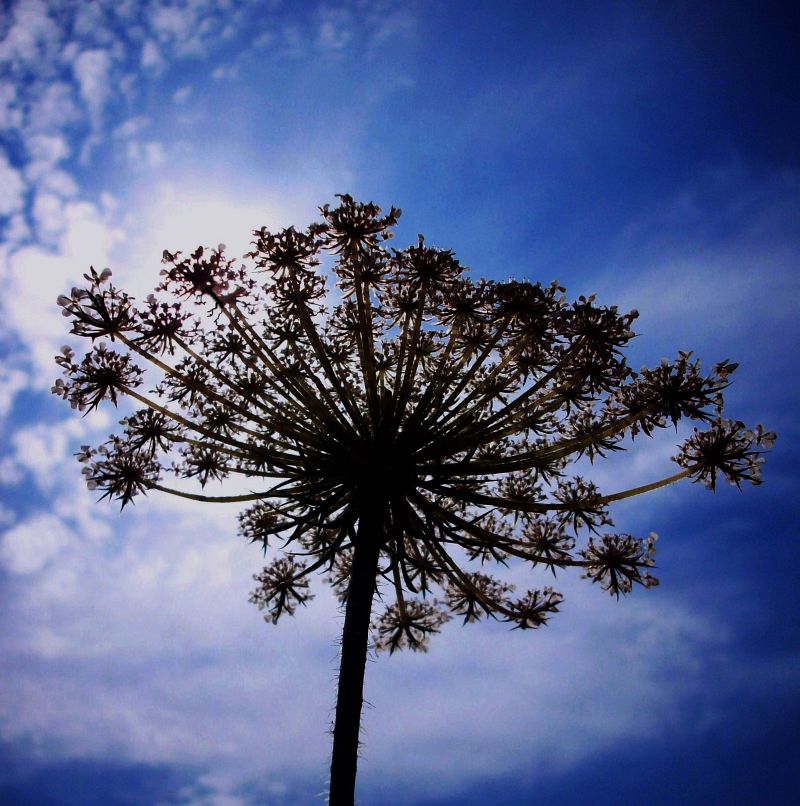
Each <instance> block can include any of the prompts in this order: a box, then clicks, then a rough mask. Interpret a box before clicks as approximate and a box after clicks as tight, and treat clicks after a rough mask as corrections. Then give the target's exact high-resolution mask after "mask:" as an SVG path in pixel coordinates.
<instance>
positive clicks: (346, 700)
mask: <svg viewBox="0 0 800 806" xmlns="http://www.w3.org/2000/svg"><path fill="white" fill-rule="evenodd" d="M381 538H382V534H381V520H380V518H378V517H376V514H375V513H373V512H369V513H364V512H363V511H362V515H361V518H360V520H359V524H358V532H357V534H356V539H355V541H354V546H353V563H352V567H351V569H350V583H349V585H348V588H347V605H346V609H345V615H344V629H343V630H342V658H341V663H340V666H339V690H338V693H337V696H336V721H335V723H334V728H333V757H332V759H331V784H330V793H329V800H328V804H329V806H352V804H353V802H354V799H355V786H356V766H357V764H358V734H359V728H360V725H361V705H362V703H363V701H364V668H365V666H366V663H367V646H368V643H369V619H370V614H371V611H372V597H373V595H374V593H375V578H376V576H377V572H378V557H379V555H380V545H381Z"/></svg>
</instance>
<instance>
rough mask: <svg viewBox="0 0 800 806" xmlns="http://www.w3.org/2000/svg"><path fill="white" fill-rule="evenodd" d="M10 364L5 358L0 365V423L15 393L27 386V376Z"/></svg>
mask: <svg viewBox="0 0 800 806" xmlns="http://www.w3.org/2000/svg"><path fill="white" fill-rule="evenodd" d="M10 364H11V362H10V361H9V360H8V358H7V359H6V363H4V364H2V365H0V421H2V420H3V419H4V418H5V416H6V415H7V414H8V412H9V411H10V409H11V406H12V404H13V402H14V397H15V396H16V394H17V392H19V391H20V390H22V389H24V388H25V387H26V386H27V384H28V376H27V374H26V373H25V372H23V371H22V370H21V369H16V368H14V367H12V366H11V365H10Z"/></svg>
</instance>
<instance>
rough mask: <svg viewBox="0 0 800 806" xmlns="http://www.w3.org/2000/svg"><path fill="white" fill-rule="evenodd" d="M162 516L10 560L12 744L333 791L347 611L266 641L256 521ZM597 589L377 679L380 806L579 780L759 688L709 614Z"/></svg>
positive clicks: (202, 512) (303, 613)
mask: <svg viewBox="0 0 800 806" xmlns="http://www.w3.org/2000/svg"><path fill="white" fill-rule="evenodd" d="M75 470H76V469H73V471H72V472H75ZM65 472H66V471H65ZM158 498H159V497H158V496H157V495H155V494H154V495H152V496H149V497H148V498H146V499H143V500H139V501H138V502H137V504H136V506H135V507H134V508H133V509H129V510H126V511H125V512H124V513H123V514H122V515H121V516H119V517H117V516H116V515H114V514H113V512H112V513H111V516H110V517H111V520H112V521H113V522H115V523H116V524H117V525H116V535H115V536H114V537H113V539H111V540H109V539H105V540H102V541H100V542H97V541H94V542H87V541H75V540H71V542H68V541H67V540H66V539H65V540H64V541H60V540H51V542H48V541H46V540H43V539H42V538H41V537H34V538H29V535H30V533H31V532H33V533H34V534H35V535H43V534H48V535H51V536H52V535H60V534H63V533H65V529H64V525H63V521H66V522H67V523H69V519H68V518H63V517H62V518H59V519H58V523H56V522H55V521H54V522H47V521H45V520H42V519H37V520H35V521H32V522H31V523H33V524H34V525H35V527H36V528H35V529H34V528H33V526H32V525H31V523H28V524H27V525H26V527H25V529H21V530H19V531H18V532H14V533H12V534H13V535H15V536H14V537H13V539H12V540H11V541H10V542H8V543H7V542H5V540H4V542H3V544H2V545H3V546H4V547H6V546H7V545H10V546H12V547H13V548H3V549H2V551H3V552H4V553H3V554H2V557H3V561H4V562H5V563H6V564H8V563H11V565H13V567H14V568H15V569H18V570H17V571H16V572H17V573H34V572H35V571H36V570H42V573H40V574H38V575H37V576H35V577H34V578H32V579H31V580H30V582H29V584H26V586H25V587H24V588H23V587H19V588H18V589H15V595H14V598H13V599H12V601H11V602H10V603H9V608H8V613H7V618H8V619H9V629H6V630H4V631H3V632H2V637H0V648H1V649H2V652H0V658H5V659H7V661H8V662H10V663H15V664H16V668H25V669H27V670H28V671H27V672H26V673H25V674H21V675H20V674H17V675H15V676H12V678H11V679H10V681H9V683H8V684H7V686H6V694H5V697H6V701H5V702H2V701H0V716H2V720H1V721H2V724H3V726H4V727H3V729H2V730H3V734H2V735H3V738H4V739H5V740H6V741H16V740H21V739H22V738H23V737H25V736H31V735H39V736H45V737H47V739H48V747H49V748H50V749H49V754H50V755H49V758H50V760H52V759H53V758H56V759H57V758H59V757H60V756H63V755H70V756H71V757H73V758H74V757H76V756H77V757H86V758H95V759H97V758H105V757H108V754H109V753H113V754H114V757H116V758H118V757H120V756H121V757H124V758H126V759H129V760H131V761H134V762H136V761H141V762H152V763H167V764H169V763H175V764H198V765H200V766H201V767H202V766H208V767H210V768H212V769H214V770H215V771H216V772H215V775H219V776H222V777H221V778H219V780H216V779H215V781H216V782H215V781H211V780H206V781H203V782H198V784H197V785H196V786H195V787H193V788H192V793H193V797H196V798H198V799H199V798H201V797H202V796H209V791H212V792H213V791H216V792H217V793H219V794H220V795H221V794H227V795H230V796H233V795H234V793H235V791H236V788H237V784H241V783H243V782H245V781H246V780H248V779H249V778H258V779H261V780H264V779H266V780H269V779H273V780H276V781H277V780H279V776H281V775H284V776H286V775H289V776H291V775H295V776H300V775H303V776H305V777H306V778H307V777H308V776H310V775H314V774H315V773H314V772H312V771H318V774H319V778H320V780H322V779H323V778H324V770H325V767H326V764H327V760H328V753H329V738H328V737H327V735H326V732H325V731H326V728H327V726H328V719H329V717H330V710H331V707H332V705H333V701H334V689H335V685H334V683H335V666H336V648H335V643H336V640H337V633H338V630H339V629H340V628H341V617H340V616H339V615H337V610H336V607H335V604H334V602H333V601H332V599H331V597H330V595H329V594H328V593H326V592H325V590H324V589H323V588H319V596H318V598H317V599H316V600H315V601H313V602H311V603H310V604H309V606H308V608H305V609H301V610H300V611H299V612H298V614H297V615H296V617H295V618H294V619H291V620H287V621H285V622H282V623H281V624H280V625H279V626H278V627H272V626H268V625H265V624H263V622H262V621H261V619H260V617H259V615H258V613H257V611H256V610H255V609H254V608H253V606H252V605H249V604H248V603H247V601H246V599H247V592H248V591H249V590H250V588H251V587H252V582H251V580H250V575H251V574H252V573H253V572H254V571H255V570H257V569H258V568H259V566H260V554H259V553H258V552H257V551H255V550H253V549H252V547H250V548H248V547H247V546H246V545H244V544H243V542H242V541H241V539H239V538H237V537H236V536H235V534H234V532H235V518H234V512H235V509H234V508H229V507H222V508H219V509H215V508H213V507H210V506H207V507H202V506H198V505H194V506H192V507H189V508H183V507H181V508H180V510H179V511H172V512H171V513H170V506H169V503H168V501H165V500H164V499H163V498H161V500H160V502H159V503H158V506H153V505H154V504H156V501H157V499H158ZM90 506H94V505H90ZM97 506H98V508H102V507H103V506H104V505H97ZM67 531H68V527H67ZM37 540H38V541H39V542H38V543H37V542H36V541H37ZM42 544H43V545H42ZM56 557H57V558H58V561H57V562H52V560H54V559H55V558H56ZM44 558H48V560H45V559H44ZM48 561H49V565H47V566H46V567H45V563H46V562H48ZM526 575H527V572H517V573H516V576H517V577H520V578H522V577H524V576H526ZM576 577H577V575H573V577H571V578H567V579H565V580H563V584H561V585H560V587H561V589H562V590H564V591H565V593H566V594H567V600H566V603H565V605H564V606H563V608H562V613H560V614H559V615H557V616H556V617H554V619H553V622H552V624H551V625H550V626H548V627H547V628H546V629H544V630H540V631H537V632H533V633H530V634H527V633H521V632H510V631H509V630H508V629H507V628H506V627H505V626H504V625H500V624H496V623H495V624H487V625H482V626H477V627H476V626H468V627H463V628H462V627H461V626H460V625H459V624H457V623H456V622H452V623H450V624H449V625H447V626H446V627H445V628H444V631H443V633H442V634H441V635H439V636H437V637H435V639H434V641H433V642H432V647H431V651H430V653H429V654H427V655H425V656H417V655H413V654H400V655H396V656H393V657H389V656H387V655H381V656H380V657H379V658H378V660H377V662H376V663H370V664H369V665H368V674H367V688H366V693H365V696H366V698H367V700H368V701H369V702H370V703H371V704H372V706H373V707H372V708H368V709H366V710H365V730H364V735H365V745H364V749H363V755H362V758H363V760H362V762H361V765H360V767H361V773H360V778H361V783H362V785H363V786H364V787H365V791H368V788H369V786H370V785H371V784H373V783H375V782H376V781H378V780H382V781H390V782H392V783H393V784H395V785H396V786H398V787H402V788H403V789H404V790H407V791H409V792H410V793H414V792H417V791H421V790H424V791H425V792H426V793H427V794H428V795H429V796H430V795H436V794H443V793H447V792H450V793H452V792H457V791H458V789H459V787H463V786H467V785H469V784H470V783H472V782H474V781H475V780H477V779H479V778H481V777H482V776H485V775H502V774H504V773H507V772H514V773H516V774H521V772H522V771H523V770H524V774H525V775H527V776H533V775H536V774H538V773H539V772H542V771H544V770H553V769H562V770H563V769H568V768H569V767H570V766H572V765H574V764H576V763H579V762H580V761H581V760H583V759H584V758H586V757H587V756H590V755H592V754H594V753H596V752H598V751H599V750H602V749H604V748H607V747H609V746H611V745H613V744H615V743H617V742H619V741H621V740H624V739H633V738H646V737H648V736H652V735H655V734H656V733H658V732H660V731H663V730H664V729H665V726H666V729H670V730H686V729H688V730H698V731H699V730H702V729H704V726H705V725H708V724H713V723H714V720H715V718H716V717H717V715H718V711H717V709H718V707H719V704H720V702H721V700H722V698H723V697H725V696H728V695H730V694H731V693H732V692H736V691H738V690H739V687H740V686H741V687H742V690H744V689H745V688H746V686H752V685H753V680H752V679H748V680H747V681H746V682H745V679H744V678H742V677H741V669H740V668H739V666H738V665H737V664H736V663H731V662H730V656H726V653H727V652H728V651H729V648H728V646H727V641H726V637H725V630H724V629H723V628H722V626H721V625H720V624H717V623H715V622H714V621H713V620H712V619H711V618H710V617H709V616H708V615H707V614H703V613H701V612H691V611H690V610H689V609H688V608H687V607H684V606H682V605H679V604H677V603H676V602H674V601H672V600H670V599H669V598H668V597H666V596H665V595H664V594H663V592H654V593H650V594H648V593H645V592H640V593H639V594H638V595H635V596H634V597H633V598H632V599H629V600H624V601H623V602H620V603H617V602H616V601H615V600H613V599H611V598H610V597H608V596H607V595H606V594H604V593H602V592H601V591H599V590H598V589H597V588H596V586H591V585H590V584H589V583H588V582H586V581H581V580H579V579H577V578H576ZM560 582H562V580H560ZM701 656H702V662H700V661H699V658H700V657H701ZM65 664H68V665H69V668H70V669H71V670H72V672H71V675H70V677H69V678H66V677H65V676H64V675H63V674H62V673H61V671H60V670H62V669H63V668H64V666H65ZM2 669H3V660H0V672H1V671H2ZM111 669H113V671H114V673H113V674H109V670H111ZM763 671H764V670H759V672H758V673H759V674H760V673H762V672H763ZM709 676H710V677H711V678H713V679H714V687H715V691H716V693H714V691H713V690H712V693H709V689H708V686H709ZM745 677H747V676H745ZM398 691H401V692H402V696H398ZM12 703H13V706H12ZM687 724H688V726H689V727H688V728H686V725H687ZM458 737H463V740H459V738H458ZM521 737H524V740H521ZM476 746H479V747H481V748H483V750H482V752H481V754H479V755H478V756H476V755H475V752H474V748H475V747H476ZM188 794H189V790H187V795H188ZM198 802H204V801H202V800H198Z"/></svg>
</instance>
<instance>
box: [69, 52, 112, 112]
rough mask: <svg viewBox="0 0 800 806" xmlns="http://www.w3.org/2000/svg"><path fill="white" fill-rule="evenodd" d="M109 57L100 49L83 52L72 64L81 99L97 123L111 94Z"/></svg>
mask: <svg viewBox="0 0 800 806" xmlns="http://www.w3.org/2000/svg"><path fill="white" fill-rule="evenodd" d="M110 68H111V56H110V55H109V52H108V51H106V50H101V49H93V50H85V51H83V52H81V53H79V54H78V56H77V57H76V59H75V62H74V64H73V71H74V73H75V78H76V79H77V81H78V85H79V86H80V93H81V97H82V98H83V101H84V103H85V104H86V105H87V107H88V108H89V112H90V115H91V116H92V119H93V120H94V121H95V122H98V123H99V116H100V114H101V112H102V110H103V106H104V105H105V102H106V99H107V98H108V96H109V95H110V93H111V89H112V88H111V82H110V80H109V70H110Z"/></svg>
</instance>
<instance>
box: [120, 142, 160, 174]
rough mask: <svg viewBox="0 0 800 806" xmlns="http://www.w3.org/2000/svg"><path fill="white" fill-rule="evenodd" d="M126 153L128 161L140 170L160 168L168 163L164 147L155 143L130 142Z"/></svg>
mask: <svg viewBox="0 0 800 806" xmlns="http://www.w3.org/2000/svg"><path fill="white" fill-rule="evenodd" d="M125 153H126V156H127V158H128V161H129V162H130V163H131V164H132V165H134V166H136V167H139V168H148V169H152V168H159V167H160V166H162V165H164V164H165V163H166V161H167V153H166V150H165V149H164V146H163V145H162V144H161V143H157V142H154V141H150V142H147V143H140V142H139V141H138V140H130V141H129V142H128V145H127V148H126V150H125Z"/></svg>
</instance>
